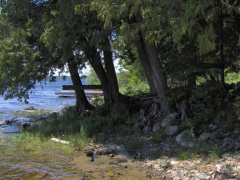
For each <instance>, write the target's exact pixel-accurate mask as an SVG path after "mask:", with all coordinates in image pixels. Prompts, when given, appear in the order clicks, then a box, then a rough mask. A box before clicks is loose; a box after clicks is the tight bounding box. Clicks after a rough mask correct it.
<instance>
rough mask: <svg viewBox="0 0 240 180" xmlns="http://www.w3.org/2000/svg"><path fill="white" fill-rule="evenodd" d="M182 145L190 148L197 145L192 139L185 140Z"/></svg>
mask: <svg viewBox="0 0 240 180" xmlns="http://www.w3.org/2000/svg"><path fill="white" fill-rule="evenodd" d="M181 146H183V147H189V148H194V147H195V145H194V142H191V141H184V142H182V143H181Z"/></svg>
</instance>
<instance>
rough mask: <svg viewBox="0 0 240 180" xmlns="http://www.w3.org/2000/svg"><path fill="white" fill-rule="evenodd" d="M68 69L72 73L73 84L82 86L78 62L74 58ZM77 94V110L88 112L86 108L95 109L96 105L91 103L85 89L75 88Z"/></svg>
mask: <svg viewBox="0 0 240 180" xmlns="http://www.w3.org/2000/svg"><path fill="white" fill-rule="evenodd" d="M68 69H69V72H70V75H71V79H72V83H73V86H82V82H81V79H80V77H79V74H78V69H77V64H76V63H75V62H74V61H73V60H71V61H69V62H68ZM75 95H76V104H75V108H76V110H77V112H82V113H86V110H93V109H94V106H92V105H91V104H90V103H89V101H88V99H87V97H86V95H85V93H84V90H75Z"/></svg>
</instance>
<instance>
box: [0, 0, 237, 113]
mask: <svg viewBox="0 0 240 180" xmlns="http://www.w3.org/2000/svg"><path fill="white" fill-rule="evenodd" d="M239 7H240V4H239V1H237V0H231V1H228V0H226V1H223V0H221V1H219V0H209V1H207V0H199V1H195V0H190V1H182V0H181V1H174V0H167V1H166V0H162V1H157V0H156V1H152V0H145V1H141V0H137V1H131V0H124V1H123V0H91V1H85V0H81V1H77V0H70V1H67V0H49V1H44V0H42V1H40V0H35V1H32V0H24V1H21V2H20V1H17V0H8V1H6V0H2V1H1V8H2V13H1V15H0V33H1V36H0V41H1V43H0V46H1V48H0V69H1V75H0V90H1V93H2V94H4V95H5V97H6V98H12V97H14V96H15V97H18V98H19V99H21V98H22V97H23V98H24V99H25V100H26V99H27V98H28V94H27V92H28V91H29V90H30V89H31V88H33V87H34V84H35V83H36V81H42V80H44V79H45V78H46V77H47V76H49V75H52V74H54V72H55V70H56V69H61V70H62V71H64V67H66V66H68V68H69V71H70V74H71V77H72V80H73V84H74V86H75V88H77V86H81V85H82V84H81V79H80V77H79V74H78V70H79V69H81V68H82V67H84V66H85V64H86V63H88V64H90V65H91V67H92V69H93V71H94V72H95V73H96V75H97V77H98V78H99V81H100V83H101V85H102V88H103V92H104V100H105V107H106V109H109V108H111V107H112V105H113V104H115V103H116V102H119V101H121V102H122V103H127V102H131V97H130V96H126V95H123V94H121V93H120V92H119V84H120V85H121V82H123V79H124V78H127V79H128V80H127V81H125V83H126V82H127V84H125V86H128V85H129V84H135V88H136V87H137V85H139V84H141V83H142V82H147V83H146V84H147V85H148V86H149V89H148V88H145V92H146V91H148V92H149V93H150V94H153V95H155V96H157V97H158V99H159V101H158V102H159V106H160V109H161V110H160V111H159V113H158V114H159V116H160V117H164V116H166V115H167V114H168V113H170V112H173V111H176V109H179V107H180V106H181V105H179V104H182V103H181V102H180V103H179V102H178V101H179V99H178V98H175V99H174V101H175V102H174V103H173V102H172V101H171V102H170V101H169V98H170V94H172V91H173V89H174V88H178V87H180V86H181V87H184V88H186V87H187V88H186V89H184V93H185V94H187V95H188V96H190V95H193V94H194V93H193V91H192V89H194V88H196V87H197V85H199V84H200V83H201V82H206V81H212V82H214V83H217V84H218V85H220V86H223V87H224V88H225V89H227V88H228V87H229V85H227V83H226V80H225V78H226V76H227V75H228V73H232V72H236V73H238V72H239V65H238V64H239V58H240V56H239V46H240V21H239V19H240V8H239ZM114 58H119V59H120V62H122V65H123V67H124V68H126V67H128V69H129V70H128V71H127V72H125V73H124V72H122V74H121V75H122V76H119V77H120V78H121V81H120V82H118V81H119V80H118V78H117V75H116V71H115V68H114V65H113V60H114ZM130 79H131V80H130ZM200 80H201V81H200ZM213 86H214V85H213ZM144 87H146V86H144ZM189 92H190V93H189ZM76 94H78V96H77V103H76V104H77V110H79V111H85V110H86V109H93V108H94V107H92V105H90V104H89V102H88V101H87V99H86V97H85V95H84V92H83V91H79V90H77V89H76ZM173 94H174V93H173ZM130 95H132V94H131V93H130ZM178 97H179V96H178ZM185 97H186V96H185ZM181 98H182V97H181ZM181 98H180V99H181ZM181 100H182V99H181ZM187 100H189V99H187ZM176 102H178V103H176ZM189 102H191V101H189ZM192 102H195V101H192ZM176 104H178V105H176ZM182 105H183V104H182ZM184 109H185V110H186V107H185V108H184ZM181 113H182V114H183V113H184V112H181ZM185 113H186V112H185Z"/></svg>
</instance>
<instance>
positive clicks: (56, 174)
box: [0, 146, 154, 180]
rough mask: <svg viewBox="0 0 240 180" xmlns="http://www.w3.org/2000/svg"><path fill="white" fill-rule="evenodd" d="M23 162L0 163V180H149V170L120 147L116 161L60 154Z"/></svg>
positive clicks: (80, 154)
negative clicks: (92, 159) (134, 160)
mask: <svg viewBox="0 0 240 180" xmlns="http://www.w3.org/2000/svg"><path fill="white" fill-rule="evenodd" d="M24 158H25V159H24ZM20 159H21V160H18V158H15V163H14V160H11V161H9V162H7V161H6V159H5V161H4V162H3V161H0V169H1V171H0V179H6V180H12V179H20V180H21V179H22V180H25V179H49V180H50V179H51V180H55V179H57V180H65V179H78V180H79V179H85V180H87V179H98V180H101V179H107V180H108V179H109V180H110V179H133V180H134V179H143V180H144V179H149V178H147V175H148V172H147V169H146V167H143V165H141V164H138V162H133V161H132V160H131V158H130V157H129V155H128V154H127V152H126V151H125V150H124V149H122V147H121V146H120V148H119V149H118V150H117V151H116V153H115V156H114V157H109V156H107V155H94V161H91V158H90V157H87V156H86V155H84V154H82V153H81V152H75V153H74V154H73V155H71V156H69V155H65V156H64V155H61V153H59V154H57V155H56V154H54V155H53V154H50V155H46V156H45V157H44V158H42V159H41V157H36V159H35V160H32V158H31V160H29V159H28V156H26V157H24V156H23V157H21V158H20ZM10 162H11V163H10ZM152 179H154V178H152Z"/></svg>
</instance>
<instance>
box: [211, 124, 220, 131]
mask: <svg viewBox="0 0 240 180" xmlns="http://www.w3.org/2000/svg"><path fill="white" fill-rule="evenodd" d="M209 128H210V129H212V130H213V131H215V130H216V129H217V128H218V127H217V125H215V124H210V125H209Z"/></svg>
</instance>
